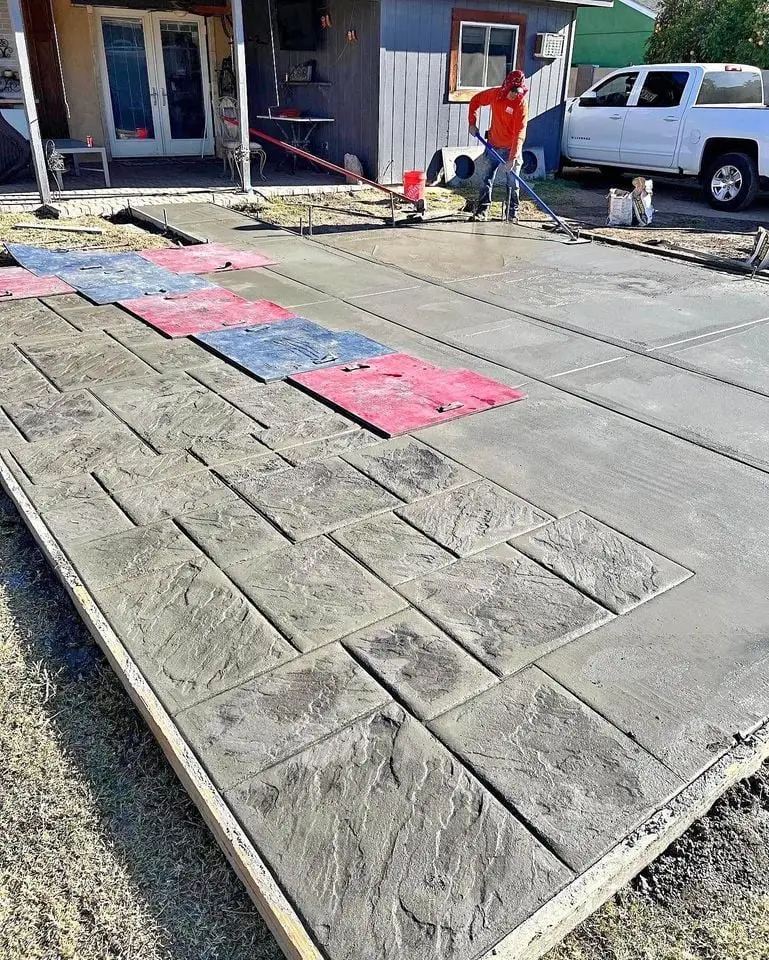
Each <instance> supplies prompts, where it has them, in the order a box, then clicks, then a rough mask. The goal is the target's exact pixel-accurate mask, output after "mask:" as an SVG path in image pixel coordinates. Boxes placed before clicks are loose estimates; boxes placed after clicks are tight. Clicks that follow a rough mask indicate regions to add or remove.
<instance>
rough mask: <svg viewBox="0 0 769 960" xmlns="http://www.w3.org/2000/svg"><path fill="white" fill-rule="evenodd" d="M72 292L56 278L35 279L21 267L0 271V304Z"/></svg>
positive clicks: (33, 275)
mask: <svg viewBox="0 0 769 960" xmlns="http://www.w3.org/2000/svg"><path fill="white" fill-rule="evenodd" d="M74 292H75V291H74V290H73V289H72V287H70V286H69V284H67V283H64V282H63V281H62V280H59V278H58V277H36V276H35V274H34V273H30V271H29V270H25V269H24V268H23V267H3V269H2V270H0V302H2V301H5V300H24V299H27V298H30V297H50V296H51V295H52V294H54V293H74Z"/></svg>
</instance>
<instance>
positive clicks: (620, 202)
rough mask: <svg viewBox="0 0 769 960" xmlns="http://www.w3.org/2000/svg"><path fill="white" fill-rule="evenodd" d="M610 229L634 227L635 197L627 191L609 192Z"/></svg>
mask: <svg viewBox="0 0 769 960" xmlns="http://www.w3.org/2000/svg"><path fill="white" fill-rule="evenodd" d="M608 200H609V216H608V217H607V219H606V224H607V226H609V227H630V226H632V225H633V197H632V196H631V194H630V193H628V191H627V190H617V189H616V188H615V187H612V189H611V190H609V197H608Z"/></svg>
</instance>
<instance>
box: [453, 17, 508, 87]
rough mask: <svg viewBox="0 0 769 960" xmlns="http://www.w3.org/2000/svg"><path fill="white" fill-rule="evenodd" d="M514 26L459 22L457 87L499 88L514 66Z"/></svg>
mask: <svg viewBox="0 0 769 960" xmlns="http://www.w3.org/2000/svg"><path fill="white" fill-rule="evenodd" d="M517 47H518V27H502V26H496V27H492V26H491V25H490V24H487V23H467V22H464V21H463V22H462V23H461V24H460V28H459V81H458V83H459V86H460V87H464V88H466V89H475V90H485V89H486V88H487V87H500V86H501V85H502V82H503V81H504V79H505V77H506V76H507V75H508V73H509V72H510V71H511V70H512V69H514V67H515V54H516V49H517Z"/></svg>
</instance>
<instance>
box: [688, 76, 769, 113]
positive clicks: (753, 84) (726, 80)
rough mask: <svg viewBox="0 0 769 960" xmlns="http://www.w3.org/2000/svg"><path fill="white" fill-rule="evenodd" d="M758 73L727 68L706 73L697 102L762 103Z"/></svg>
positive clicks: (761, 89) (761, 90)
mask: <svg viewBox="0 0 769 960" xmlns="http://www.w3.org/2000/svg"><path fill="white" fill-rule="evenodd" d="M763 93H764V91H763V88H762V86H761V74H760V73H752V72H751V73H748V72H747V71H744V70H743V71H740V70H729V71H726V70H724V71H720V72H718V73H716V72H712V73H706V74H705V79H704V80H703V81H702V86H701V87H700V95H699V96H698V97H697V103H698V104H708V103H718V104H726V103H753V104H756V105H760V104H763V102H764V97H763Z"/></svg>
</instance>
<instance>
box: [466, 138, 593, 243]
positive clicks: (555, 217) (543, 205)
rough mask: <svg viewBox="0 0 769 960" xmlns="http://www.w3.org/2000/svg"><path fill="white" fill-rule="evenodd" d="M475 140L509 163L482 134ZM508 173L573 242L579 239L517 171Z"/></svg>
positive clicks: (502, 161)
mask: <svg viewBox="0 0 769 960" xmlns="http://www.w3.org/2000/svg"><path fill="white" fill-rule="evenodd" d="M475 138H476V140H478V142H479V143H482V144H483V146H484V147H485V148H486V149H487V150H488V151H489V153H493V154H494V156H495V157H496V158H497V160H499V162H500V163H507V161H506V160H505V158H504V157H503V156H502V154H501V153H499V152H498V151H497V150H495V149H494V147H492V145H491V144H490V143H489V141H488V140H486V139H485V138H484V137H482V136H481V135H480V133H476V135H475ZM507 172H508V174H512V175H513V177H515V179H516V180H517V181H518V183H519V184H520V185H521V186H522V187H523V189H524V190H525V191H526V192H527V193H528V194H530V195H531V196H532V197H533V198H534V200H535V201H536V203H537V204H538V205H539V206H540V207H541V208H542V209H543V210H544V211H545V213H546V214H547V215H548V217H550V218H551V219H552V220H554V221H555V222H556V223H557V224H558V226H559V227H560V228H561V229H562V230H564V231H565V232H566V233H568V235H569V236H570V237H571V238H572V240H576V239H577V234H576V233H575V232H574V231H573V230H572V229H571V227H569V226H567V225H566V224H565V223H564V222H563V220H561V218H560V217H559V216H558V214H556V213H553V211H552V210H551V209H550V207H548V205H547V204H546V203H545V201H544V200H543V199H542V198H541V197H539V196H537V194H536V193H534V191H533V190H532V189H531V187H530V186H529V185H528V183H526V181H525V180H524V179H522V178H521V177H519V176H518V174H517V173H516V172H515V170H508V171H507Z"/></svg>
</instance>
